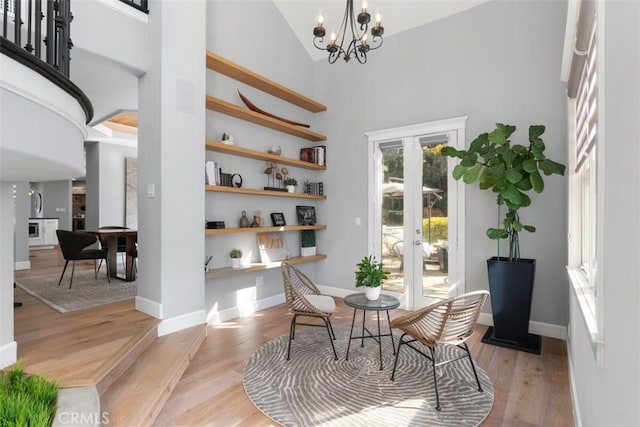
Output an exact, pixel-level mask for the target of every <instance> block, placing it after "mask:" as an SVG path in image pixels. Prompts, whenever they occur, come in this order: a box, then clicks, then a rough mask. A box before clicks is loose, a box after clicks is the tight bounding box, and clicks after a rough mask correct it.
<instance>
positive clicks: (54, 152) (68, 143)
mask: <svg viewBox="0 0 640 427" xmlns="http://www.w3.org/2000/svg"><path fill="white" fill-rule="evenodd" d="M0 70H2V72H1V73H0V181H49V180H59V179H70V178H75V177H78V176H81V175H83V174H84V167H85V160H84V151H83V143H84V140H85V138H86V136H87V128H86V125H85V121H86V120H87V115H86V114H85V111H84V110H83V109H82V107H81V106H80V104H79V103H78V101H77V99H75V98H74V97H72V96H71V95H69V93H67V92H66V91H64V90H63V89H61V88H60V87H58V86H57V85H55V84H54V83H52V82H51V81H50V80H48V79H46V78H45V77H43V76H42V75H40V74H39V73H37V72H35V71H33V70H31V69H30V68H28V67H26V66H24V65H22V64H20V63H18V62H16V61H14V60H13V59H11V58H9V57H7V56H5V55H0Z"/></svg>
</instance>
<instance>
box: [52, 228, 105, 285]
mask: <svg viewBox="0 0 640 427" xmlns="http://www.w3.org/2000/svg"><path fill="white" fill-rule="evenodd" d="M56 235H57V236H58V244H59V245H60V250H61V251H62V256H63V257H64V259H65V263H64V268H63V269H62V274H61V275H60V280H59V281H58V286H60V284H61V283H62V278H63V277H64V273H65V272H66V271H67V265H68V264H69V261H73V264H72V266H71V280H70V281H69V289H71V285H72V284H73V273H74V272H75V269H76V261H81V260H93V271H94V274H95V276H96V280H98V267H97V263H96V260H105V263H106V264H107V281H108V282H109V283H111V279H110V278H109V263H108V262H106V261H107V249H106V248H101V249H87V247H88V246H91V245H93V244H94V243H96V242H97V238H96V236H94V235H93V234H89V233H84V232H80V231H68V230H60V229H58V230H56Z"/></svg>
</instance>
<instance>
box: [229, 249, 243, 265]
mask: <svg viewBox="0 0 640 427" xmlns="http://www.w3.org/2000/svg"><path fill="white" fill-rule="evenodd" d="M229 257H230V258H231V267H233V268H240V262H241V258H242V251H241V250H240V249H231V252H229Z"/></svg>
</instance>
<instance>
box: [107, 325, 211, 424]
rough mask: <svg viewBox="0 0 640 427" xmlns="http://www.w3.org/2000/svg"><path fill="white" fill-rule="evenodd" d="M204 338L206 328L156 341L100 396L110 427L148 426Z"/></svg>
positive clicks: (171, 335)
mask: <svg viewBox="0 0 640 427" xmlns="http://www.w3.org/2000/svg"><path fill="white" fill-rule="evenodd" d="M205 337H206V325H205V324H202V325H198V326H194V327H192V328H189V329H185V330H183V331H180V332H175V333H173V334H170V335H166V336H163V337H159V338H156V339H155V340H154V341H153V343H151V345H150V346H149V347H148V348H147V349H146V350H145V351H144V352H142V354H140V355H139V356H138V357H137V359H136V360H135V361H134V362H133V364H132V365H131V366H130V367H129V369H127V370H126V371H125V372H124V373H123V374H122V375H121V376H120V378H118V379H116V380H115V381H113V382H112V384H111V385H110V387H109V388H108V389H106V390H105V391H104V393H102V394H101V396H100V402H101V412H102V413H103V414H108V417H109V424H111V425H118V426H120V425H122V426H146V425H151V424H152V423H153V421H154V420H155V418H156V416H157V415H158V413H159V412H160V410H161V409H162V407H163V406H164V404H165V402H166V401H167V399H168V398H169V396H170V395H171V392H172V391H173V389H174V387H175V385H176V384H177V382H178V381H179V380H180V378H181V377H182V374H183V373H184V371H185V370H186V369H187V366H188V365H189V362H190V361H191V359H192V358H193V356H194V355H195V353H196V352H197V351H198V348H200V345H201V344H202V342H203V341H204V339H205Z"/></svg>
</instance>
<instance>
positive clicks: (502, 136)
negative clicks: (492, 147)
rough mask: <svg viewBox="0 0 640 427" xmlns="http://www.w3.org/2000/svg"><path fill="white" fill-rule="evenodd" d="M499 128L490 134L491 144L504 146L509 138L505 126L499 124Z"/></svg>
mask: <svg viewBox="0 0 640 427" xmlns="http://www.w3.org/2000/svg"><path fill="white" fill-rule="evenodd" d="M497 126H498V127H496V128H495V129H494V130H493V131H492V132H491V133H490V134H489V142H491V143H493V144H500V145H504V144H506V143H507V136H506V133H505V130H504V125H502V124H501V123H497Z"/></svg>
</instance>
